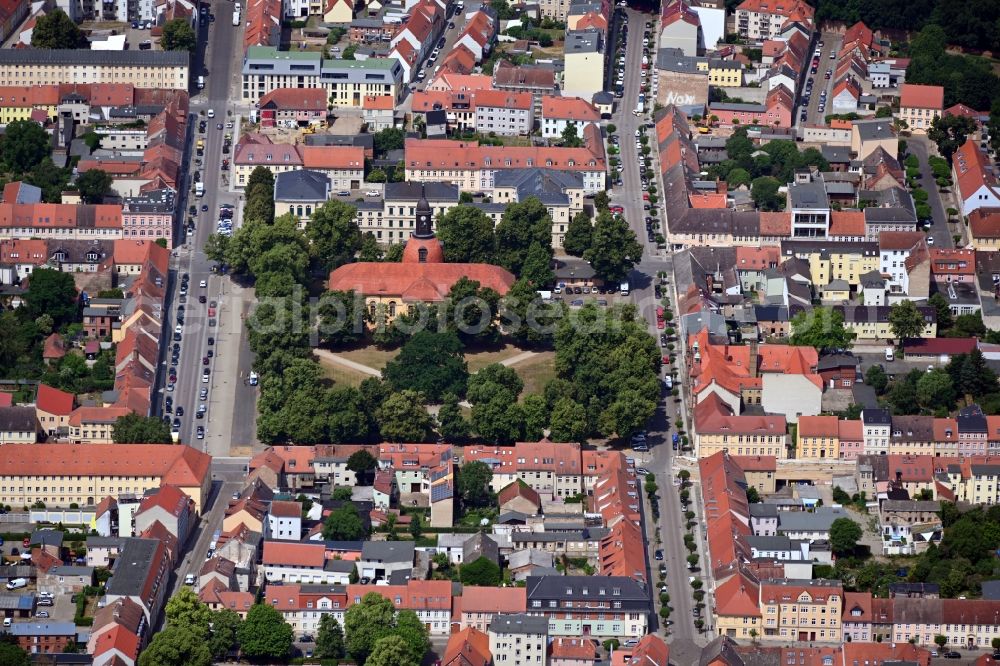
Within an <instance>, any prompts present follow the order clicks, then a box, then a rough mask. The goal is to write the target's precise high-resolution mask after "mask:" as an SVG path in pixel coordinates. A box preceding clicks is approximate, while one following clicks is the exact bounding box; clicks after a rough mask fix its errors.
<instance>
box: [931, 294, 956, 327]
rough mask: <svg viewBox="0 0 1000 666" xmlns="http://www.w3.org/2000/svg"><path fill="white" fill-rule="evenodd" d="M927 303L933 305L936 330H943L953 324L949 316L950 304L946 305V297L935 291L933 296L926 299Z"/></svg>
mask: <svg viewBox="0 0 1000 666" xmlns="http://www.w3.org/2000/svg"><path fill="white" fill-rule="evenodd" d="M927 305H930V306H931V307H933V308H934V312H935V314H936V315H937V326H938V331H944V330H945V329H949V328H951V327H952V326H953V325H954V323H955V322H954V320H953V318H952V316H951V306H950V305H948V299H946V298H945V297H944V296H942V295H941V292H935V293H934V295H933V296H931V297H930V298H929V299H927Z"/></svg>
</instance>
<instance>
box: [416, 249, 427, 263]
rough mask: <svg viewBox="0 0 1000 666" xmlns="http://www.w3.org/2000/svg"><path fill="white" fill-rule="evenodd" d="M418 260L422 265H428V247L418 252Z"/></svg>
mask: <svg viewBox="0 0 1000 666" xmlns="http://www.w3.org/2000/svg"><path fill="white" fill-rule="evenodd" d="M417 260H418V261H419V262H420V263H422V264H426V263H427V248H426V247H422V248H420V249H419V250H417Z"/></svg>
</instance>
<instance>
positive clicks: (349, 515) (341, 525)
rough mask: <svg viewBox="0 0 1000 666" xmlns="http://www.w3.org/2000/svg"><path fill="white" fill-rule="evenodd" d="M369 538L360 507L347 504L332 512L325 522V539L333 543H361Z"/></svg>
mask: <svg viewBox="0 0 1000 666" xmlns="http://www.w3.org/2000/svg"><path fill="white" fill-rule="evenodd" d="M367 536H368V530H367V529H366V528H365V524H364V522H362V520H361V516H360V515H358V507H356V506H354V504H352V503H351V502H345V503H344V504H342V505H341V506H340V507H338V508H336V509H334V510H333V511H331V512H330V515H329V516H327V517H326V520H325V521H324V522H323V538H324V539H328V540H331V541H360V540H362V539H364V538H366V537H367Z"/></svg>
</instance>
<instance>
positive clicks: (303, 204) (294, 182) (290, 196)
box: [274, 169, 330, 226]
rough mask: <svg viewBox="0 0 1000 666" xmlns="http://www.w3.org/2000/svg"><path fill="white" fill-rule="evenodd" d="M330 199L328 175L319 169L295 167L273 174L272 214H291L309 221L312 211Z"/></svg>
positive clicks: (302, 221) (301, 220)
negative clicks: (292, 169) (291, 169)
mask: <svg viewBox="0 0 1000 666" xmlns="http://www.w3.org/2000/svg"><path fill="white" fill-rule="evenodd" d="M329 199H330V177H329V176H327V175H326V174H325V173H322V172H320V171H313V170H311V169H296V170H294V171H281V172H279V173H277V174H275V176H274V216H275V217H280V216H282V215H286V214H289V213H290V214H292V215H294V216H295V217H297V218H298V220H299V224H300V225H301V226H305V225H306V224H308V223H309V218H310V217H312V214H313V211H314V210H316V209H317V208H319V207H320V206H322V205H323V204H325V203H326V202H327V201H328V200H329Z"/></svg>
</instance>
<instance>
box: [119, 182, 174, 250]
mask: <svg viewBox="0 0 1000 666" xmlns="http://www.w3.org/2000/svg"><path fill="white" fill-rule="evenodd" d="M174 202H175V198H174V192H173V190H170V189H167V188H164V189H162V190H152V191H150V192H146V193H145V194H142V195H140V196H138V197H129V198H126V199H125V201H124V204H123V206H122V237H123V238H129V239H133V238H134V239H137V240H156V239H157V238H165V239H167V247H168V248H169V247H172V245H173V242H172V241H173V228H174V205H175V203H174Z"/></svg>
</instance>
